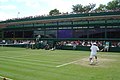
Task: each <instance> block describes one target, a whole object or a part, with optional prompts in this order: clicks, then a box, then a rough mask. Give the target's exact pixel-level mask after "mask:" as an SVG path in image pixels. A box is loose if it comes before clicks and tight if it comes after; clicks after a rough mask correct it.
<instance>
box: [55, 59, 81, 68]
mask: <svg viewBox="0 0 120 80" xmlns="http://www.w3.org/2000/svg"><path fill="white" fill-rule="evenodd" d="M78 61H80V60H76V61H72V62H68V63H64V64H61V65H58V66H56V67H62V66H66V65H69V64H72V63H75V62H78Z"/></svg>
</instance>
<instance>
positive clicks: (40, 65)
mask: <svg viewBox="0 0 120 80" xmlns="http://www.w3.org/2000/svg"><path fill="white" fill-rule="evenodd" d="M89 53H90V52H89V51H74V50H55V51H50V50H41V49H40V50H31V49H24V48H12V47H0V77H1V78H2V77H6V78H8V80H9V79H12V80H119V79H120V76H119V75H120V53H114V52H98V64H96V65H89V61H88V58H89ZM0 80H2V79H0Z"/></svg>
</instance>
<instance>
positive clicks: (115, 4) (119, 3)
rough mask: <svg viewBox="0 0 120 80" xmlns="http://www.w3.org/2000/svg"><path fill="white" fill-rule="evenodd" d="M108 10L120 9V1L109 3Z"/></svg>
mask: <svg viewBox="0 0 120 80" xmlns="http://www.w3.org/2000/svg"><path fill="white" fill-rule="evenodd" d="M106 8H107V9H108V10H116V9H120V0H113V1H111V2H108V4H107V6H106Z"/></svg>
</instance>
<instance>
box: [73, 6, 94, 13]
mask: <svg viewBox="0 0 120 80" xmlns="http://www.w3.org/2000/svg"><path fill="white" fill-rule="evenodd" d="M95 6H96V4H89V5H86V6H83V5H81V4H77V5H73V8H72V9H73V12H74V13H83V12H86V13H88V12H90V11H91V10H92V9H93V8H94V7H95Z"/></svg>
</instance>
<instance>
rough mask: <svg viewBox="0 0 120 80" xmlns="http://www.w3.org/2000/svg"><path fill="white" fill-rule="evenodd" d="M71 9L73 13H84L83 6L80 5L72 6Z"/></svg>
mask: <svg viewBox="0 0 120 80" xmlns="http://www.w3.org/2000/svg"><path fill="white" fill-rule="evenodd" d="M72 9H73V13H82V12H84V8H83V5H81V4H76V5H73V8H72Z"/></svg>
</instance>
